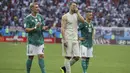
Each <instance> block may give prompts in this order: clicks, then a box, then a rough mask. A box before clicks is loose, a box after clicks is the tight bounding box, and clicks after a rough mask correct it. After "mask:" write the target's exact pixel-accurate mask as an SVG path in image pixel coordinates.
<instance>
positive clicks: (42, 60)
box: [39, 59, 46, 73]
mask: <svg viewBox="0 0 130 73" xmlns="http://www.w3.org/2000/svg"><path fill="white" fill-rule="evenodd" d="M39 66H40V68H41V71H42V73H46V72H45V65H44V59H39Z"/></svg>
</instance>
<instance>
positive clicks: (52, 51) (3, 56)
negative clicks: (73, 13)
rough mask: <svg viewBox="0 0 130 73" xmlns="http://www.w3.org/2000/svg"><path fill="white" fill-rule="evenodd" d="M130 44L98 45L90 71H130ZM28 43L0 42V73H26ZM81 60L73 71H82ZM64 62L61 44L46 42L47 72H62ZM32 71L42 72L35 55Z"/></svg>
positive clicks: (128, 72) (74, 72)
mask: <svg viewBox="0 0 130 73" xmlns="http://www.w3.org/2000/svg"><path fill="white" fill-rule="evenodd" d="M129 52H130V46H121V45H96V46H94V57H93V58H91V60H90V64H89V68H88V73H130V53H129ZM26 59H27V56H26V44H25V43H21V44H18V45H14V44H13V43H0V73H26V70H25V64H26ZM80 62H81V61H80V60H79V61H78V62H77V63H76V64H75V65H73V66H72V73H82V68H81V64H80ZM63 64H64V58H63V57H62V56H61V45H60V44H45V66H46V72H47V73H61V72H60V70H59V67H60V66H62V65H63ZM31 73H41V71H40V68H39V65H38V61H37V56H35V58H34V61H33V65H32V69H31Z"/></svg>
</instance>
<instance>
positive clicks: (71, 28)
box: [65, 12, 78, 40]
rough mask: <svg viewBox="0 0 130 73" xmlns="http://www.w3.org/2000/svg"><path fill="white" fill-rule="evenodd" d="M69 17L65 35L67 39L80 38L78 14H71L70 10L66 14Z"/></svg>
mask: <svg viewBox="0 0 130 73" xmlns="http://www.w3.org/2000/svg"><path fill="white" fill-rule="evenodd" d="M66 17H67V25H66V28H65V36H66V40H78V29H77V27H78V19H77V14H76V13H74V14H70V13H69V12H68V13H67V14H66Z"/></svg>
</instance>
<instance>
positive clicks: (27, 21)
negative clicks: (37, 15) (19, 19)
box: [24, 18, 30, 28]
mask: <svg viewBox="0 0 130 73" xmlns="http://www.w3.org/2000/svg"><path fill="white" fill-rule="evenodd" d="M29 24H30V22H29V19H28V18H25V19H24V28H30V26H29Z"/></svg>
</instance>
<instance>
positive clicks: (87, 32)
mask: <svg viewBox="0 0 130 73" xmlns="http://www.w3.org/2000/svg"><path fill="white" fill-rule="evenodd" d="M78 30H80V31H81V37H82V38H84V39H85V40H82V41H81V44H82V45H84V46H85V47H88V48H91V47H92V46H93V39H92V36H93V30H94V28H93V24H92V23H90V24H89V23H88V22H84V23H80V25H79V29H78Z"/></svg>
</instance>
